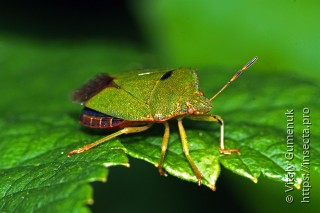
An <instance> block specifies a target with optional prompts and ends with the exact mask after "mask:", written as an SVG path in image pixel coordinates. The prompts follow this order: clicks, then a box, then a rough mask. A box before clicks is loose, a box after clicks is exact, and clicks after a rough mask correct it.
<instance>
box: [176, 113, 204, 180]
mask: <svg viewBox="0 0 320 213" xmlns="http://www.w3.org/2000/svg"><path fill="white" fill-rule="evenodd" d="M178 128H179V133H180V138H181V142H182V149H183V152H184V154H185V156H186V158H187V160H188V162H189V164H190V165H191V167H192V169H193V171H194V173H195V175H196V177H197V179H198V185H199V186H200V185H201V179H202V175H201V173H200V171H199V169H198V167H197V166H196V164H195V163H194V162H193V160H192V158H191V156H190V154H189V145H188V140H187V134H186V131H185V130H184V127H183V125H182V118H178Z"/></svg>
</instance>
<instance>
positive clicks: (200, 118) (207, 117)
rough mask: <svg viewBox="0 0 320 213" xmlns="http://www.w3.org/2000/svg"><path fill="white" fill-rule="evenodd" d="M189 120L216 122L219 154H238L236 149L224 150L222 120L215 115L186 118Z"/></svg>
mask: <svg viewBox="0 0 320 213" xmlns="http://www.w3.org/2000/svg"><path fill="white" fill-rule="evenodd" d="M186 118H188V119H190V120H198V121H216V122H218V123H219V124H220V149H219V151H220V153H222V154H231V153H238V154H240V152H239V150H238V149H225V148H224V123H223V120H222V118H220V117H219V116H216V115H191V116H188V117H186Z"/></svg>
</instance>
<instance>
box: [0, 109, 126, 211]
mask: <svg viewBox="0 0 320 213" xmlns="http://www.w3.org/2000/svg"><path fill="white" fill-rule="evenodd" d="M57 118H59V119H57ZM0 123H1V128H2V129H5V130H6V131H2V132H1V134H0V141H1V143H0V149H1V162H0V169H1V170H0V174H1V181H0V189H1V190H0V192H1V194H0V210H1V211H3V212H12V211H16V212H50V211H52V212H55V211H65V210H66V209H68V212H69V211H73V212H88V209H87V208H84V206H83V203H92V202H93V201H92V189H91V187H89V185H88V182H92V181H97V180H99V181H105V180H106V175H107V172H106V169H105V168H106V167H110V166H116V165H123V166H128V159H127V157H126V154H125V153H124V151H123V150H124V147H123V146H122V145H121V143H120V142H119V141H118V140H113V141H110V142H109V143H106V144H104V145H102V146H100V147H97V149H94V150H92V152H86V153H83V155H76V156H72V157H71V158H68V157H67V151H70V150H72V149H73V148H76V147H77V146H80V144H83V143H87V141H86V139H85V138H86V137H85V136H86V135H87V134H85V133H84V132H83V131H81V130H80V129H79V127H78V125H77V123H74V122H73V119H71V117H70V116H69V115H68V114H64V113H61V112H59V113H56V114H54V113H52V114H51V115H50V116H46V115H41V114H38V115H35V114H30V115H23V116H21V117H19V116H14V117H12V116H9V117H5V118H1V122H0ZM75 132H76V133H77V134H74V133H75ZM92 138H96V137H92Z"/></svg>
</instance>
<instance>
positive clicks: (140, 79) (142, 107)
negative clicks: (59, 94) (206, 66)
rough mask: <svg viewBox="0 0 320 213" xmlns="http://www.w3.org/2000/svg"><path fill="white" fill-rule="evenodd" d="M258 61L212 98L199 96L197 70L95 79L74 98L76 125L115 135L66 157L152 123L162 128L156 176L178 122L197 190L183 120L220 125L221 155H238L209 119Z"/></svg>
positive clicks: (222, 125) (255, 58)
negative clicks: (173, 124)
mask: <svg viewBox="0 0 320 213" xmlns="http://www.w3.org/2000/svg"><path fill="white" fill-rule="evenodd" d="M257 59H258V58H257V57H254V58H253V59H251V60H250V61H249V62H248V63H247V64H246V65H245V66H244V67H243V68H242V69H240V70H239V71H238V72H237V73H236V74H235V75H234V76H233V77H232V78H231V79H230V80H229V81H228V82H227V83H226V84H225V85H224V86H223V87H222V88H221V89H220V90H219V91H218V92H217V93H216V94H215V95H214V96H213V97H212V98H206V97H205V96H204V95H203V93H202V92H201V91H200V88H199V82H198V74H197V71H196V70H195V69H190V68H179V69H171V70H140V71H139V72H132V73H127V74H124V75H122V76H119V77H110V76H108V75H106V74H101V75H98V76H97V77H96V78H95V79H93V80H91V81H89V82H88V83H87V84H85V85H84V86H83V87H81V88H79V89H78V90H76V91H75V92H74V93H73V97H72V98H73V100H74V101H76V102H79V103H81V104H82V105H84V109H83V111H82V114H81V118H80V123H81V124H82V125H84V126H87V127H89V128H100V129H101V128H106V129H117V130H118V131H116V132H114V133H112V134H110V135H108V136H106V137H103V138H101V139H100V140H97V141H95V142H93V143H90V144H88V145H85V146H84V147H82V148H79V149H76V150H73V151H70V152H69V153H68V156H69V157H70V156H71V155H73V154H78V153H81V152H84V151H86V150H88V149H91V148H92V147H95V146H97V145H99V144H101V143H104V142H106V141H108V140H110V139H112V138H114V137H116V136H119V135H122V134H129V133H137V132H142V131H145V130H147V129H149V128H150V127H151V126H152V125H153V124H154V123H162V124H163V125H164V127H165V129H164V136H163V140H162V145H161V155H160V160H159V163H158V170H159V173H160V174H161V175H166V174H165V172H164V170H163V163H164V158H165V154H166V150H167V146H168V140H169V136H170V129H169V123H168V120H171V119H177V121H178V129H179V133H180V137H181V142H182V148H183V152H184V154H185V156H186V158H187V160H188V162H189V164H190V166H191V167H192V169H193V171H194V173H195V175H196V177H197V179H198V184H199V185H201V177H202V176H201V172H200V171H199V169H198V167H197V166H196V164H195V163H194V161H193V160H192V157H191V156H190V154H189V146H188V141H187V135H186V132H185V129H184V127H183V125H182V120H183V119H184V118H187V119H191V120H198V121H210V122H218V123H219V124H220V153H222V154H231V153H239V151H238V149H225V148H224V123H223V120H222V119H221V118H220V117H219V116H216V115H212V114H208V113H209V111H210V110H211V108H212V103H211V102H212V100H213V99H215V98H216V97H217V96H218V95H219V94H220V93H221V92H222V91H223V90H224V89H226V88H227V87H228V86H229V84H230V83H231V82H233V81H234V80H235V79H236V78H237V77H238V76H239V75H240V74H241V73H242V72H243V71H244V70H246V69H248V68H249V67H250V66H251V65H252V64H253V63H254V62H255V61H256V60H257Z"/></svg>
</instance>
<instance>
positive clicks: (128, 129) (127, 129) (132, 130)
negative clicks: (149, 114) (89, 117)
mask: <svg viewBox="0 0 320 213" xmlns="http://www.w3.org/2000/svg"><path fill="white" fill-rule="evenodd" d="M151 126H152V123H150V124H148V125H145V126H138V127H125V128H123V129H121V130H119V131H117V132H115V133H112V134H110V135H108V136H106V137H103V138H101V139H99V140H97V141H95V142H93V143H90V144H87V145H85V146H83V147H81V148H79V149H76V150H72V151H70V152H69V153H68V157H70V156H71V155H73V154H79V153H81V152H84V151H87V150H88V149H91V148H93V147H95V146H98V145H99V144H101V143H104V142H106V141H108V140H110V139H112V138H114V137H117V136H119V135H122V134H130V133H137V132H142V131H146V130H147V129H149V128H150V127H151Z"/></svg>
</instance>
